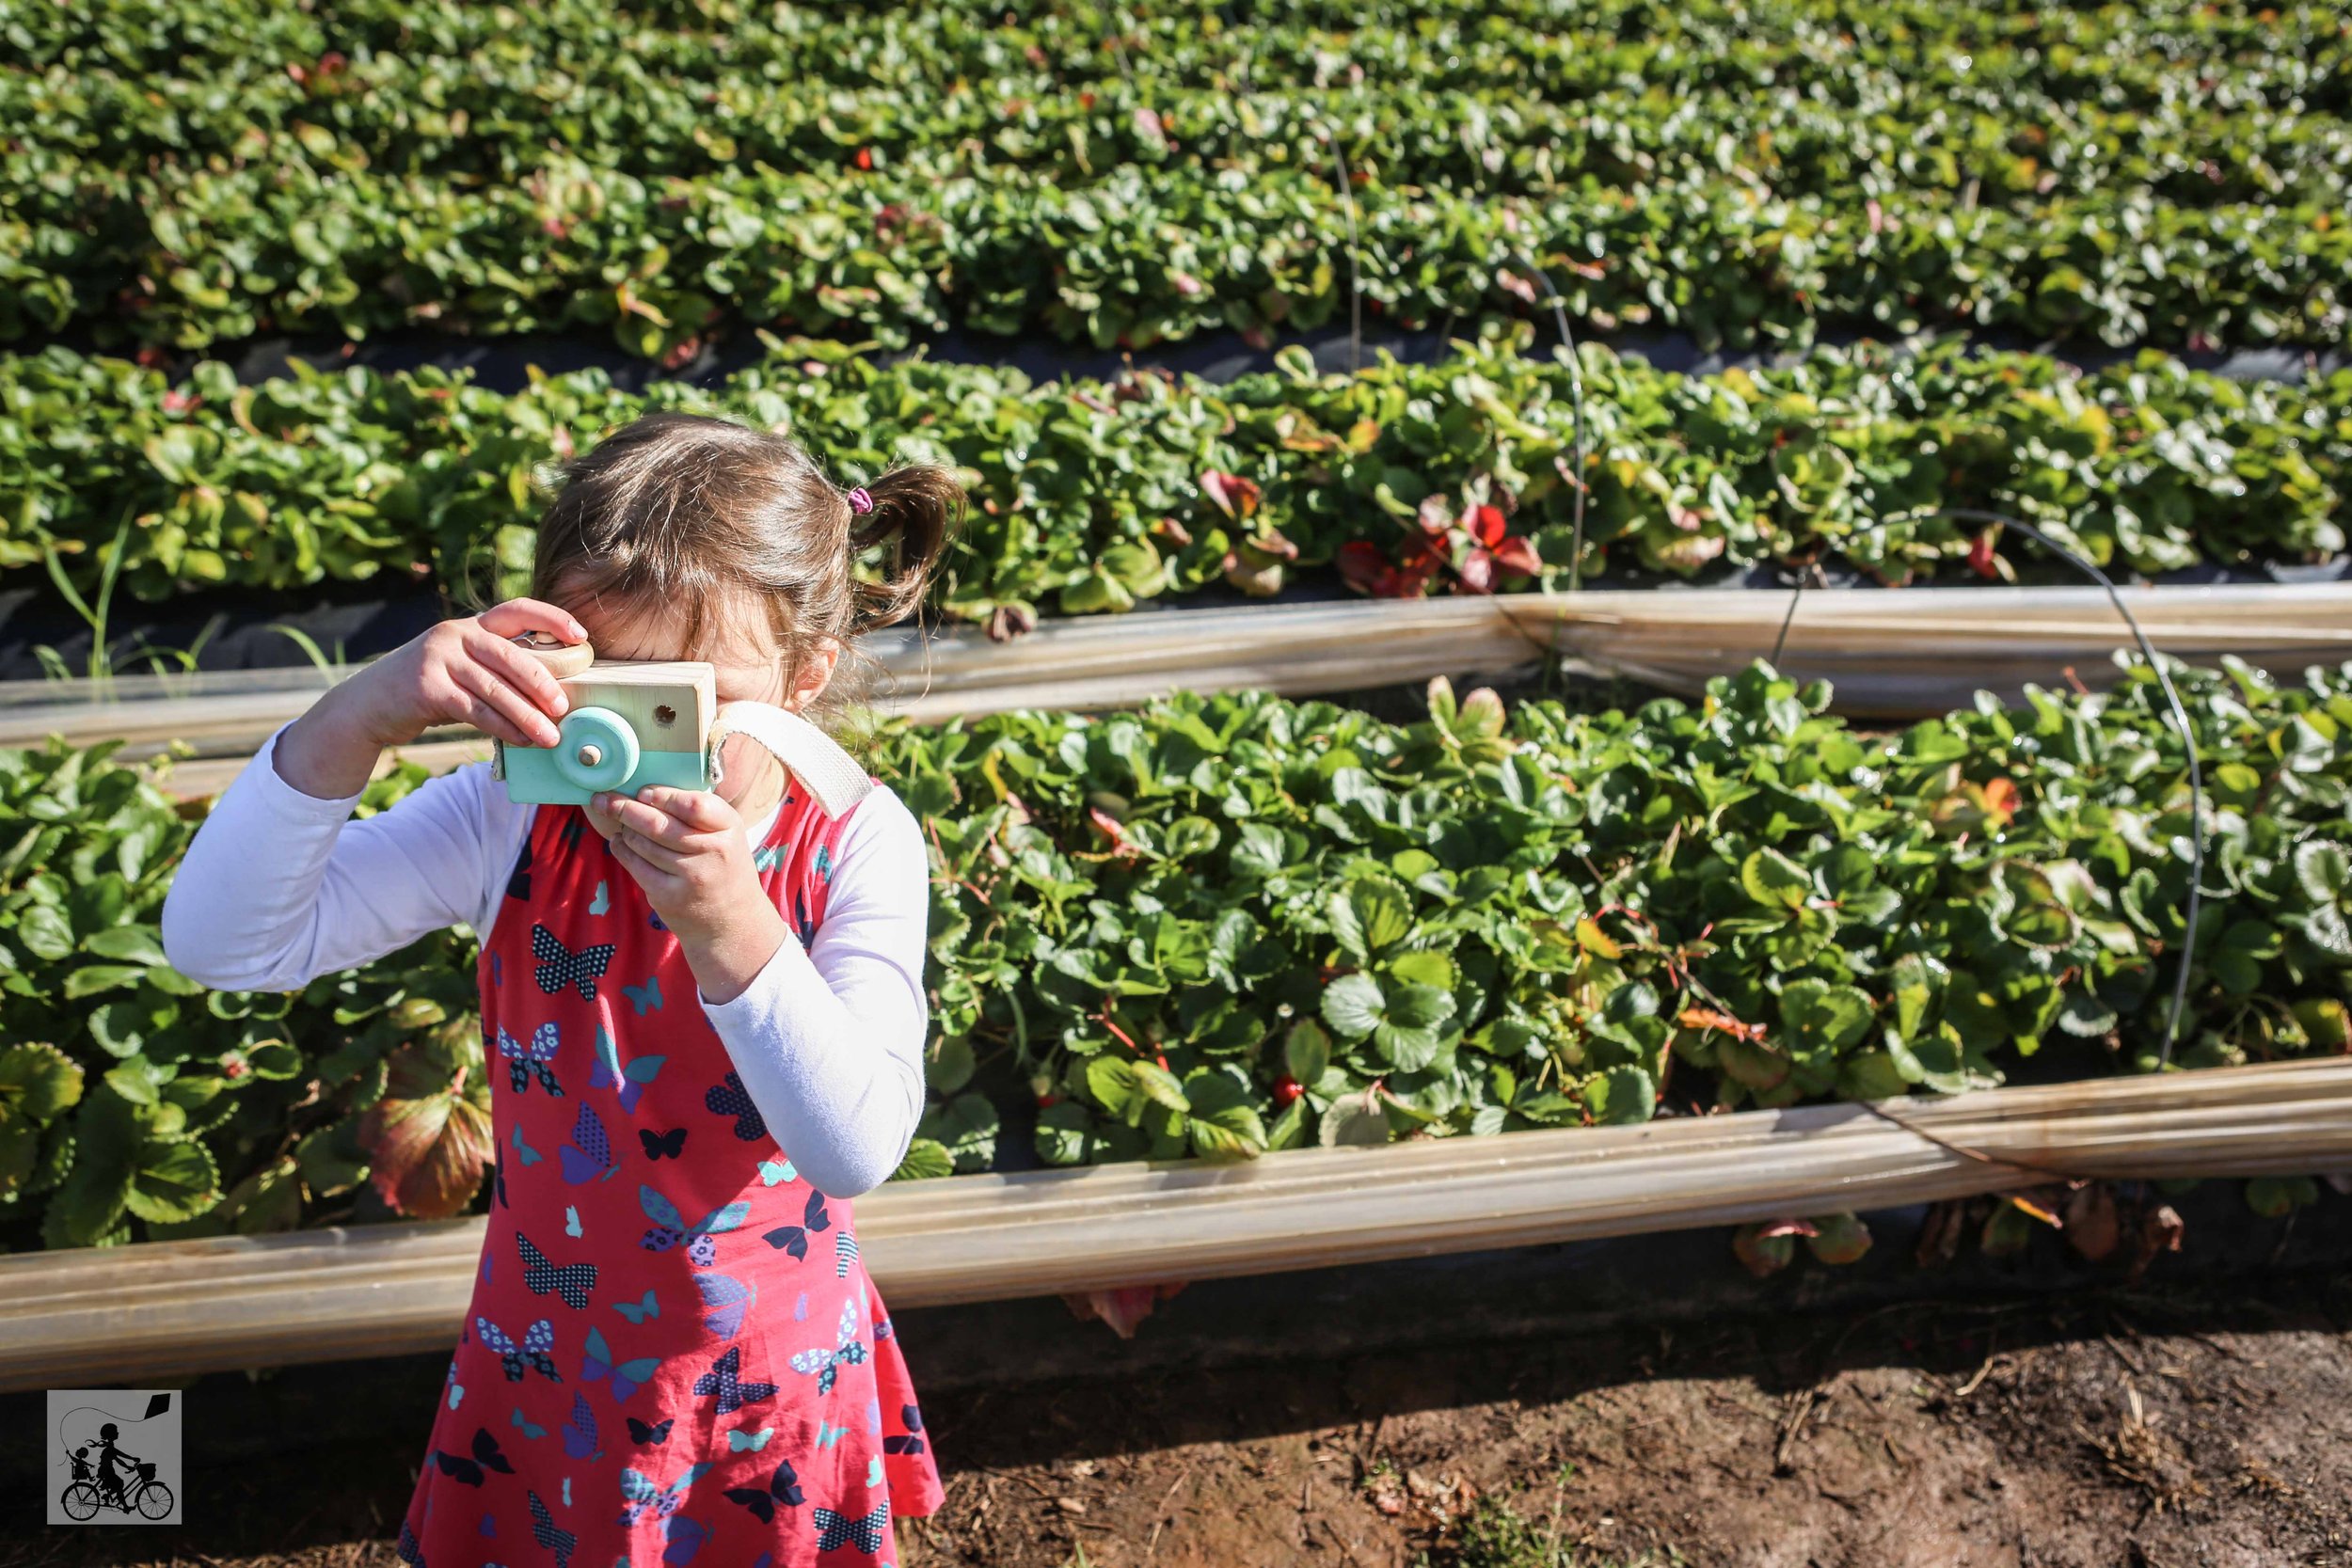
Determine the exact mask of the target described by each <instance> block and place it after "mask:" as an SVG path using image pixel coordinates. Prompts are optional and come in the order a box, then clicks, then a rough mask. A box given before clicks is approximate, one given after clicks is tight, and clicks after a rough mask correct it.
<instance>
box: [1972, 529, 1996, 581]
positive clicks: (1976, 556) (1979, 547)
mask: <svg viewBox="0 0 2352 1568" xmlns="http://www.w3.org/2000/svg"><path fill="white" fill-rule="evenodd" d="M1968 569H1969V570H1970V571H1972V572H1974V573H1976V574H1977V576H1979V577H1980V578H1995V577H1998V576H2000V573H1999V572H1998V571H1997V570H1995V569H1994V565H1993V535H1992V532H1991V531H1986V532H1983V533H1979V534H1978V535H1977V539H1976V543H1974V544H1972V545H1970V546H1968Z"/></svg>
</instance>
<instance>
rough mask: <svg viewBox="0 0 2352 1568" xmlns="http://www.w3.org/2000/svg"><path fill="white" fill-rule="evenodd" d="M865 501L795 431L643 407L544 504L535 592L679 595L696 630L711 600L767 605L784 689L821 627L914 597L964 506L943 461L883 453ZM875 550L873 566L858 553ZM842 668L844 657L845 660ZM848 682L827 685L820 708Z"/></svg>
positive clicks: (833, 627) (833, 629)
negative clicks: (875, 569) (891, 462)
mask: <svg viewBox="0 0 2352 1568" xmlns="http://www.w3.org/2000/svg"><path fill="white" fill-rule="evenodd" d="M865 489H866V494H867V495H868V496H869V497H870V498H871V499H872V503H873V504H872V507H871V510H869V511H866V512H864V513H862V514H861V513H860V512H858V511H857V510H856V509H855V508H854V507H853V506H852V505H851V494H850V491H848V490H845V489H843V488H841V487H840V486H838V485H836V484H834V483H833V481H831V480H830V479H828V478H826V477H825V475H824V473H823V471H822V470H821V469H819V468H818V466H817V462H816V460H815V459H814V458H812V457H810V456H809V454H808V453H807V452H806V451H803V449H802V447H801V446H800V444H799V443H797V442H795V441H792V440H790V439H788V438H787V437H786V436H778V435H775V434H773V433H772V432H769V431H764V430H755V429H753V428H751V427H750V426H748V425H740V424H736V423H734V422H733V421H731V420H715V419H707V418H705V417H703V416H700V415H695V414H676V413H661V414H648V415H646V416H645V417H644V418H643V419H640V420H634V421H633V422H631V423H629V424H627V425H624V426H623V427H622V428H621V429H619V430H617V431H615V432H613V433H612V435H611V436H606V437H605V438H604V440H602V441H601V442H599V443H597V445H596V447H595V448H593V449H592V450H591V451H588V452H587V453H586V454H585V455H584V456H581V457H580V458H578V459H576V460H575V461H574V462H572V463H571V464H570V465H569V466H568V467H566V468H565V469H564V481H563V486H562V488H561V490H560V491H559V492H558V493H557V495H556V498H555V500H554V501H553V503H552V504H551V505H549V506H548V510H547V512H546V514H545V515H543V516H542V517H541V518H540V520H539V543H538V548H537V551H536V553H535V555H534V557H533V560H532V576H531V594H532V597H533V598H539V599H547V600H550V601H553V600H554V599H555V598H556V596H557V594H565V595H585V596H588V597H604V596H608V595H609V596H611V597H612V598H615V599H617V600H619V601H620V602H622V603H624V604H641V605H662V606H674V607H675V609H676V610H677V611H678V613H679V614H680V615H681V617H682V619H683V622H684V626H685V631H686V636H687V639H688V641H689V642H690V643H691V641H694V640H695V639H697V638H699V637H700V636H701V634H702V632H703V631H704V629H705V628H706V627H707V626H708V625H709V624H710V621H711V618H712V617H713V616H714V615H720V614H724V613H727V612H728V611H729V610H734V609H735V608H736V607H739V606H740V605H742V604H743V603H744V602H745V601H746V600H747V599H748V600H750V601H751V602H754V603H756V604H758V605H761V606H764V607H765V608H766V610H767V611H768V614H769V615H770V617H771V624H772V626H773V627H774V630H775V634H776V639H777V641H778V643H779V644H780V645H781V646H782V647H783V649H784V650H785V660H786V669H785V678H786V689H787V690H790V689H792V688H793V687H794V686H795V685H797V684H798V681H799V678H800V674H801V669H802V665H803V660H804V659H806V658H807V657H808V656H809V655H810V653H811V651H812V650H813V649H814V648H815V647H816V646H817V645H818V642H819V641H823V640H828V639H830V640H832V641H835V642H838V643H840V644H841V645H842V648H843V651H844V654H845V656H846V655H847V654H848V652H849V650H850V644H851V640H852V639H853V638H855V637H856V636H857V635H858V634H859V633H861V632H863V631H865V630H866V629H867V628H869V627H872V626H885V625H887V624H889V623H890V622H893V621H897V620H899V619H901V618H903V617H904V616H906V615H907V614H908V613H909V612H910V611H912V610H914V609H915V608H916V607H917V606H918V605H920V604H921V603H922V601H923V594H924V590H925V588H926V587H927V586H928V584H929V581H930V575H931V573H932V571H933V570H934V569H935V568H936V567H937V566H938V564H939V562H940V558H941V556H942V555H943V554H945V553H946V547H947V542H948V540H949V539H950V538H951V537H952V535H953V533H954V531H955V529H956V527H957V526H958V524H959V523H960V522H961V517H962V510H963V487H962V486H961V484H959V483H957V481H956V478H955V476H954V475H953V474H952V473H950V472H949V471H948V470H946V468H941V467H932V466H930V465H928V464H917V465H912V466H908V467H898V468H893V469H891V470H890V471H889V472H887V473H884V474H882V476H880V477H879V478H876V479H872V480H868V481H867V482H866V486H865ZM877 550H879V551H880V552H881V571H880V576H879V578H878V579H874V578H868V577H866V576H861V575H860V574H859V573H858V572H857V571H855V570H854V568H855V567H856V566H857V564H858V563H859V562H861V561H863V560H865V558H866V556H867V555H868V554H869V553H872V552H875V551H877ZM843 673H847V669H846V660H845V666H844V670H843ZM849 686H850V683H849V682H846V681H841V680H838V679H836V680H835V681H834V683H832V684H830V685H828V687H827V689H826V696H827V697H828V698H832V699H833V701H820V703H819V705H818V706H819V707H820V708H830V707H833V706H834V705H837V703H838V701H839V700H840V698H841V697H842V696H844V695H846V694H847V692H846V690H837V689H836V688H842V689H846V688H848V687H849Z"/></svg>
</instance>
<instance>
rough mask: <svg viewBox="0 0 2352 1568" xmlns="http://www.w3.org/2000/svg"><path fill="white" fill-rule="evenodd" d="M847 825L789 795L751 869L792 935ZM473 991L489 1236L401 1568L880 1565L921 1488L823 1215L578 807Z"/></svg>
mask: <svg viewBox="0 0 2352 1568" xmlns="http://www.w3.org/2000/svg"><path fill="white" fill-rule="evenodd" d="M847 822H848V818H847V817H846V816H844V817H839V818H834V817H828V816H825V815H824V814H823V813H822V812H821V811H820V810H819V809H818V806H817V805H816V803H815V802H814V801H813V800H807V799H806V798H805V797H803V795H802V794H801V793H800V792H799V791H797V790H796V791H794V792H793V793H792V794H789V795H787V797H786V799H785V802H784V806H783V808H782V810H781V811H780V812H779V813H778V815H777V818H776V823H775V826H774V828H773V829H771V832H769V834H768V836H767V837H766V839H765V840H764V842H763V843H762V845H761V847H759V848H758V849H757V850H756V851H755V856H754V864H755V866H756V867H757V868H758V872H759V877H760V881H761V885H762V886H764V887H765V888H766V889H767V890H768V893H769V895H770V896H771V897H772V898H773V899H774V900H775V901H776V906H777V908H778V909H779V910H781V911H784V914H785V917H786V919H787V921H788V922H789V923H790V924H791V926H792V927H793V928H794V929H795V930H796V931H797V932H799V934H800V937H801V940H802V941H803V942H808V941H810V940H811V939H812V938H813V937H814V935H815V933H816V930H817V927H818V923H819V922H821V921H822V920H823V919H824V917H825V898H826V888H827V882H828V880H829V878H830V874H831V870H832V865H833V860H834V854H835V852H836V850H837V847H838V846H839V843H840V840H841V834H842V830H843V828H844V827H845V826H846V824H847ZM480 981H481V986H482V1029H483V1038H484V1042H485V1053H486V1055H487V1058H488V1061H489V1070H490V1072H491V1075H492V1082H491V1109H492V1124H493V1127H494V1129H495V1131H496V1134H497V1138H498V1162H497V1167H496V1175H495V1179H494V1192H493V1195H492V1201H491V1208H490V1214H489V1229H488V1233H487V1235H486V1236H485V1239H484V1242H483V1249H482V1262H481V1266H480V1269H479V1271H478V1274H477V1275H476V1278H475V1282H474V1290H473V1300H472V1303H471V1305H470V1306H469V1307H468V1309H467V1313H466V1325H465V1328H464V1331H463V1332H462V1333H461V1334H460V1335H459V1338H458V1345H457V1352H456V1354H455V1355H454V1357H453V1359H452V1360H451V1362H450V1370H449V1378H448V1382H447V1385H446V1386H445V1387H444V1389H443V1391H442V1399H441V1402H440V1406H439V1408H438V1410H437V1412H436V1415H435V1418H434V1423H433V1433H432V1441H431V1448H430V1449H429V1450H428V1452H427V1454H426V1456H425V1463H424V1467H423V1472H422V1474H421V1476H420V1477H419V1478H418V1481H417V1489H416V1494H415V1496H414V1497H412V1498H411V1499H410V1501H409V1505H408V1512H407V1514H406V1516H405V1518H404V1519H403V1521H402V1523H401V1528H400V1547H399V1549H400V1556H401V1558H402V1560H404V1561H405V1562H408V1563H410V1564H412V1565H414V1568H490V1565H496V1568H538V1565H548V1568H652V1565H653V1564H655V1563H668V1564H677V1565H683V1564H687V1563H691V1562H695V1561H700V1562H702V1563H704V1564H706V1565H707V1568H801V1565H803V1564H818V1563H825V1564H833V1563H891V1562H895V1561H896V1560H897V1557H898V1552H897V1546H896V1540H895V1536H894V1533H893V1529H892V1525H893V1521H894V1520H896V1519H897V1518H898V1517H900V1516H904V1515H919V1514H924V1513H931V1512H933V1511H935V1510H936V1509H937V1508H938V1507H939V1504H940V1501H941V1497H942V1493H941V1488H940V1482H939V1471H938V1468H937V1466H936V1465H934V1464H933V1463H932V1457H931V1454H930V1444H929V1439H928V1436H927V1434H926V1433H924V1430H923V1418H922V1415H921V1413H920V1412H919V1411H918V1410H917V1408H916V1406H915V1400H914V1386H913V1384H912V1382H911V1381H910V1379H909V1378H908V1376H907V1369H906V1363H905V1361H904V1360H903V1358H901V1356H900V1355H899V1354H898V1341H897V1340H896V1339H895V1338H892V1337H891V1331H890V1318H889V1315H888V1314H887V1313H886V1312H885V1311H884V1310H883V1307H882V1297H881V1295H880V1294H879V1293H878V1292H877V1291H875V1289H874V1285H873V1282H872V1281H871V1280H870V1279H868V1278H867V1277H866V1269H865V1266H864V1265H863V1264H862V1263H861V1262H860V1261H859V1260H858V1254H857V1235H856V1227H855V1223H854V1219H853V1217H852V1214H851V1211H850V1204H849V1203H847V1202H846V1201H843V1200H841V1199H838V1198H831V1197H827V1196H824V1195H823V1194H821V1193H819V1192H818V1191H817V1190H816V1189H815V1188H813V1187H811V1186H810V1185H809V1184H808V1183H807V1182H806V1181H803V1180H801V1179H800V1178H799V1176H798V1175H797V1174H796V1173H795V1172H794V1170H793V1168H792V1163H791V1160H790V1158H789V1154H790V1151H789V1150H786V1149H780V1148H777V1146H776V1143H775V1140H774V1139H773V1138H772V1137H771V1136H770V1135H769V1132H768V1129H767V1126H766V1124H765V1123H764V1122H763V1121H762V1120H761V1119H760V1116H759V1113H758V1111H757V1110H756V1109H755V1108H754V1106H753V1104H752V1101H751V1099H750V1097H749V1096H748V1095H747V1094H745V1093H744V1090H743V1086H742V1085H741V1084H740V1083H739V1081H738V1079H737V1077H736V1074H735V1071H734V1069H733V1067H732V1065H731V1064H730V1062H729V1060H728V1058H727V1053H726V1051H725V1048H724V1047H723V1045H722V1044H721V1043H720V1040H719V1037H718V1034H717V1032H716V1031H715V1030H714V1029H713V1028H712V1027H711V1025H710V1022H709V1021H708V1020H707V1018H706V1017H705V1016H704V1014H703V1010H702V1006H701V1004H700V1002H699V1000H698V996H699V993H698V991H697V990H696V988H695V983H694V976H693V974H692V972H691V970H690V969H689V968H688V967H687V964H686V958H685V955H684V953H683V951H682V950H681V949H680V948H679V946H678V942H677V939H676V938H675V937H674V936H672V935H671V934H670V933H669V931H668V930H667V929H666V928H665V927H663V926H662V925H661V922H660V918H659V917H658V916H656V915H655V914H654V912H653V910H652V908H651V906H649V905H648V904H647V903H646V901H645V896H644V893H643V892H641V891H640V890H639V888H638V886H637V883H636V880H635V879H633V878H631V877H630V876H629V874H628V870H627V869H626V868H624V867H623V866H622V865H621V863H619V862H618V861H616V860H614V859H613V858H612V852H611V849H610V848H609V847H608V846H607V845H606V843H605V841H604V839H603V837H602V836H601V835H599V834H598V833H596V832H595V830H594V829H592V828H591V827H590V826H589V825H588V820H587V818H586V816H583V815H582V814H581V812H580V809H579V808H577V807H572V806H542V807H541V808H539V811H538V813H537V815H536V817H535V819H534V820H533V822H532V829H531V835H530V839H529V841H528V843H527V844H526V845H525V847H524V849H523V852H522V856H521V858H520V859H519V860H518V861H517V862H516V867H515V872H514V876H513V879H511V881H510V882H509V884H508V887H507V902H506V903H505V905H504V906H503V907H502V908H501V911H500V912H499V916H498V918H497V920H496V921H495V922H494V923H493V925H492V927H491V937H490V940H489V942H486V943H485V944H484V948H483V952H482V958H481V964H480Z"/></svg>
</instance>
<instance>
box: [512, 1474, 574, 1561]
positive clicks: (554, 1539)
mask: <svg viewBox="0 0 2352 1568" xmlns="http://www.w3.org/2000/svg"><path fill="white" fill-rule="evenodd" d="M524 1495H525V1496H526V1497H529V1498H530V1499H531V1538H532V1540H533V1541H536V1542H537V1543H539V1544H540V1545H542V1546H545V1547H546V1548H547V1549H548V1550H549V1551H551V1552H553V1553H554V1554H555V1568H571V1561H572V1548H573V1547H574V1546H577V1545H579V1544H580V1537H579V1536H577V1535H574V1534H573V1533H572V1532H571V1531H570V1530H567V1529H558V1528H556V1524H555V1517H554V1515H552V1514H550V1513H548V1505H547V1503H546V1502H545V1501H544V1500H543V1499H542V1498H541V1497H540V1496H539V1494H538V1493H536V1492H526V1493H525V1494H524Z"/></svg>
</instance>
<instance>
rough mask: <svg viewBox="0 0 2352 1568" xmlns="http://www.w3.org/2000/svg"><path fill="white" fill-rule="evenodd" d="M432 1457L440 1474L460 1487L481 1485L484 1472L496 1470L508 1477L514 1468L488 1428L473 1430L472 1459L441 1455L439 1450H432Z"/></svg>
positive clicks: (460, 1455)
mask: <svg viewBox="0 0 2352 1568" xmlns="http://www.w3.org/2000/svg"><path fill="white" fill-rule="evenodd" d="M432 1457H433V1463H434V1464H436V1465H439V1466H440V1467H441V1474H443V1475H445V1476H447V1477H449V1479H450V1480H452V1481H456V1482H457V1483H458V1484H459V1485H461V1486H479V1485H481V1484H482V1482H483V1480H484V1477H483V1473H482V1472H483V1471H485V1470H496V1471H498V1472H499V1473H500V1474H501V1475H508V1476H511V1475H513V1474H514V1473H515V1466H514V1465H512V1464H510V1463H508V1461H507V1458H506V1455H505V1453H504V1452H503V1451H501V1449H500V1448H499V1440H498V1439H497V1438H495V1437H493V1436H491V1435H490V1429H489V1428H488V1427H476V1428H474V1433H473V1457H472V1458H470V1459H469V1458H467V1457H466V1456H465V1455H463V1454H454V1453H443V1452H442V1451H441V1450H440V1449H434V1450H433V1452H432Z"/></svg>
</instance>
